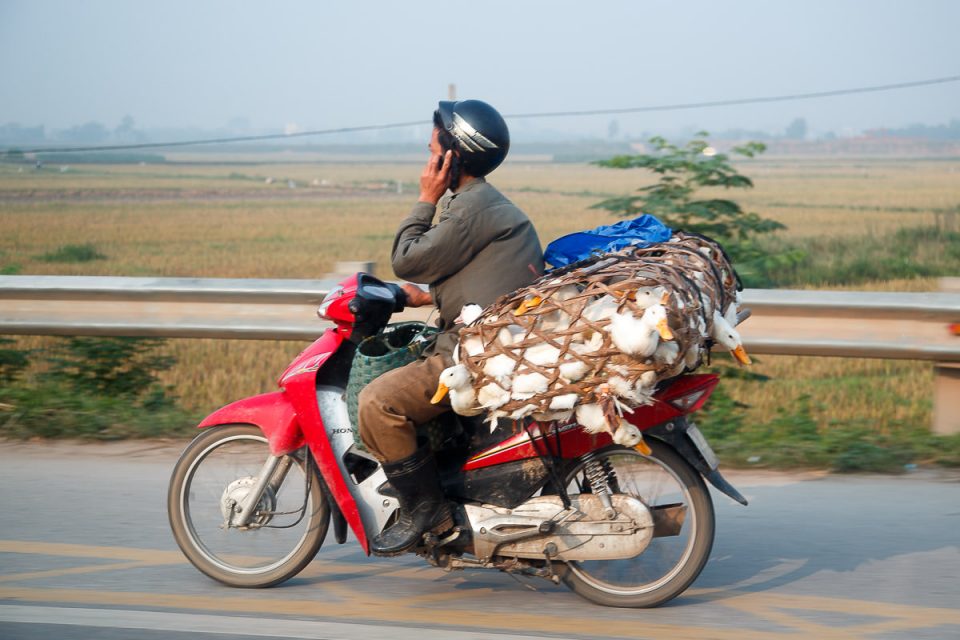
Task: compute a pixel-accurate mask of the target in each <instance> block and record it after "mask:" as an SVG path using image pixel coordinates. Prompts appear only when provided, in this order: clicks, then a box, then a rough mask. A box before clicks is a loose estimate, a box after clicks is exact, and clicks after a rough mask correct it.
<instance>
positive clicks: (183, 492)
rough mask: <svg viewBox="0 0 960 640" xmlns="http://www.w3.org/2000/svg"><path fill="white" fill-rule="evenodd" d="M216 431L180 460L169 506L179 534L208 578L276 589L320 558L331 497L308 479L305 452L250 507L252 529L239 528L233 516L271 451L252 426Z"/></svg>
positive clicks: (285, 461) (282, 466) (285, 462)
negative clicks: (310, 561)
mask: <svg viewBox="0 0 960 640" xmlns="http://www.w3.org/2000/svg"><path fill="white" fill-rule="evenodd" d="M218 429H220V431H219V432H214V433H210V434H209V435H208V434H204V435H201V436H200V437H198V438H197V439H196V440H195V441H194V443H193V444H191V446H190V447H188V449H187V451H186V452H185V453H184V456H183V457H182V458H181V460H180V462H178V468H177V470H176V471H175V473H174V480H173V481H172V483H171V496H170V503H169V504H170V509H171V524H172V526H173V528H174V534H175V536H176V537H177V542H178V544H179V545H180V547H181V549H183V551H184V553H185V554H186V555H187V557H188V558H189V559H190V561H191V562H193V564H194V565H195V566H197V568H199V569H200V570H201V571H203V572H204V573H206V574H207V575H210V576H211V577H214V578H216V579H218V580H221V581H223V582H227V583H228V584H238V585H242V586H266V585H267V584H274V583H276V582H278V581H281V580H282V579H286V578H287V577H290V575H294V574H295V573H296V572H298V571H299V570H300V569H301V568H302V567H303V566H304V565H305V564H306V563H307V562H309V560H310V559H311V558H312V557H313V554H315V553H316V550H317V548H318V547H319V546H320V544H321V543H322V541H323V536H324V535H325V533H326V527H327V523H328V521H329V510H328V507H327V503H326V499H325V498H324V497H323V494H322V492H321V491H320V487H319V486H318V485H317V481H316V480H312V481H308V478H311V477H312V475H309V474H312V470H311V469H310V467H309V463H308V461H307V458H306V455H305V453H304V452H301V454H299V455H292V456H287V457H285V458H282V459H281V460H280V463H279V466H278V469H277V470H274V471H273V475H272V477H271V482H268V483H267V486H266V487H264V490H263V493H262V497H261V498H260V500H259V501H258V502H257V503H256V504H254V505H252V506H253V512H252V513H251V516H250V518H249V522H248V526H246V527H237V526H236V524H235V523H236V521H237V514H236V513H235V512H233V511H232V510H234V509H237V508H239V507H240V506H241V505H243V504H244V502H245V501H247V497H248V496H249V494H250V491H252V490H253V488H254V487H255V485H256V484H257V479H258V477H259V474H260V473H261V471H262V470H263V469H264V468H265V467H264V461H265V460H267V459H268V457H269V456H270V450H269V447H268V444H267V440H266V438H265V437H264V436H263V435H262V434H261V433H260V432H259V430H258V429H256V428H254V427H240V426H234V427H222V428H218ZM278 471H279V473H278ZM304 507H305V510H304ZM301 516H302V517H301ZM278 576H279V579H277V578H278Z"/></svg>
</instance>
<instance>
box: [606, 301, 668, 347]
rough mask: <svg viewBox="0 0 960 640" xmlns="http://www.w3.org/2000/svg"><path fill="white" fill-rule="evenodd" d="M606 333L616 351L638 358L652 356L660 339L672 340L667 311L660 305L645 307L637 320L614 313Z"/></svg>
mask: <svg viewBox="0 0 960 640" xmlns="http://www.w3.org/2000/svg"><path fill="white" fill-rule="evenodd" d="M607 331H608V332H609V333H610V339H611V340H612V341H613V344H614V345H615V346H616V347H617V349H619V350H620V351H622V352H623V353H626V354H628V355H631V356H635V357H638V358H646V357H648V356H650V355H653V352H654V351H656V350H657V345H658V343H659V340H660V338H662V339H664V340H673V333H672V332H671V331H670V327H669V325H668V324H667V309H666V307H664V306H663V305H662V304H655V305H653V306H650V307H647V309H646V310H645V311H644V312H643V315H642V316H641V317H640V318H639V319H637V318H635V317H634V316H633V315H632V314H631V313H629V312H624V313H615V314H613V316H612V317H611V318H610V326H609V327H608V328H607Z"/></svg>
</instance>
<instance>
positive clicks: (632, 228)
mask: <svg viewBox="0 0 960 640" xmlns="http://www.w3.org/2000/svg"><path fill="white" fill-rule="evenodd" d="M671 235H673V231H672V230H671V229H670V228H669V227H667V226H666V225H664V224H663V223H662V222H660V221H659V220H657V219H656V218H654V217H653V216H651V215H649V214H646V213H645V214H643V215H642V216H640V217H639V218H635V219H633V220H624V221H623V222H618V223H616V224H609V225H604V226H601V227H597V228H596V229H590V230H589V231H578V232H577V233H571V234H569V235H565V236H562V237H560V238H557V239H556V240H554V241H553V242H551V243H550V244H548V245H547V250H546V251H545V252H544V254H543V259H544V260H546V261H547V262H548V263H550V264H552V265H553V267H554V268H559V267H565V266H567V265H568V264H570V263H571V262H576V261H578V260H583V259H584V258H589V257H590V256H592V255H594V254H597V253H609V252H611V251H619V250H620V249H623V248H624V247H630V246H647V245H649V244H653V243H654V242H666V241H667V240H669V239H670V236H671Z"/></svg>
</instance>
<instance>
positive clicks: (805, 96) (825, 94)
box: [506, 76, 960, 118]
mask: <svg viewBox="0 0 960 640" xmlns="http://www.w3.org/2000/svg"><path fill="white" fill-rule="evenodd" d="M958 80H960V76H946V77H944V78H933V79H931V80H915V81H913V82H900V83H897V84H881V85H875V86H872V87H856V88H853V89H835V90H833V91H816V92H814V93H793V94H787V95H782V96H763V97H756V98H737V99H734V100H713V101H710V102H688V103H679V104H664V105H657V106H653V107H626V108H622V109H593V110H590V111H551V112H547V113H521V114H515V115H512V116H506V117H509V118H556V117H560V116H596V115H611V114H618V113H643V112H649V111H681V110H683V109H700V108H704V107H727V106H731V105H738V104H759V103H763V102H786V101H787V100H809V99H812V98H830V97H833V96H844V95H851V94H855V93H873V92H876V91H892V90H894V89H908V88H911V87H923V86H927V85H931V84H945V83H947V82H956V81H958Z"/></svg>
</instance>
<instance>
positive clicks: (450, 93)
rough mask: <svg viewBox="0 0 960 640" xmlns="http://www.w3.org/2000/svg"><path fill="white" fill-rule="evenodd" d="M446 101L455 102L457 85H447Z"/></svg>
mask: <svg viewBox="0 0 960 640" xmlns="http://www.w3.org/2000/svg"><path fill="white" fill-rule="evenodd" d="M447 99H448V100H456V99H457V85H455V84H453V83H452V82H451V83H450V84H449V85H447Z"/></svg>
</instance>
